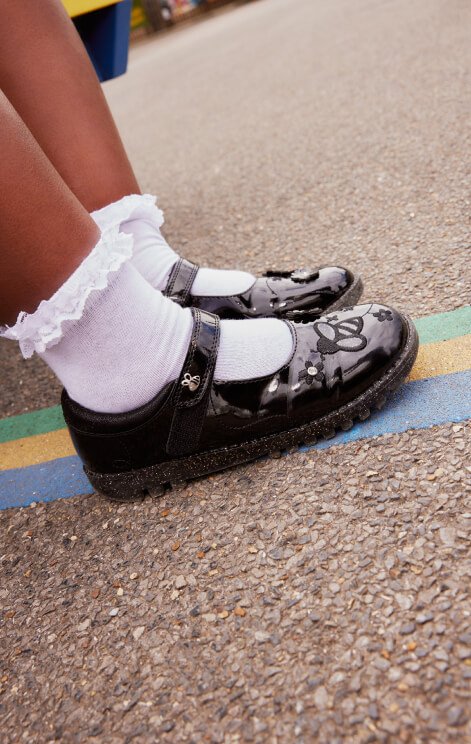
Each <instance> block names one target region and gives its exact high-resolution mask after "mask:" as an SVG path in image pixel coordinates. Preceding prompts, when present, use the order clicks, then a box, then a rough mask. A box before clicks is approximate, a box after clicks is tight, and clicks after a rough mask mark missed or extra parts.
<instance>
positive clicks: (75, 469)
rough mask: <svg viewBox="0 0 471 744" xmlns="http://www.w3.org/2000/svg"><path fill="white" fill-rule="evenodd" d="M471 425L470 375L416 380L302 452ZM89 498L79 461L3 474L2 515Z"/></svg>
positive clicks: (0, 491)
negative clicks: (39, 504)
mask: <svg viewBox="0 0 471 744" xmlns="http://www.w3.org/2000/svg"><path fill="white" fill-rule="evenodd" d="M467 419H471V370H468V371H466V372H456V373H454V374H451V375H442V376H440V377H432V378H431V379H429V380H414V382H410V383H408V384H407V385H404V386H403V387H402V388H401V389H400V390H399V392H398V393H397V394H396V395H395V396H394V397H393V398H392V399H391V400H390V401H388V405H387V407H386V408H385V409H384V410H383V411H380V412H377V413H375V414H374V415H373V416H372V417H371V418H370V419H368V420H367V421H365V422H363V423H361V424H357V425H356V426H354V427H353V428H352V429H350V431H346V432H342V433H341V434H338V435H337V436H336V437H335V439H332V440H327V441H322V442H320V443H319V444H317V445H315V447H303V448H302V449H303V450H304V451H306V450H311V449H327V448H328V447H333V446H336V445H340V444H347V443H348V442H354V441H357V440H359V439H367V438H370V437H376V436H380V435H381V434H391V433H394V434H395V433H399V432H403V431H408V430H410V429H428V428H429V427H431V426H437V425H439V424H448V423H451V422H459V421H466V420H467ZM90 493H93V488H92V486H91V485H90V483H89V482H88V480H87V478H86V476H85V474H84V472H83V470H82V465H81V462H80V460H79V458H78V457H76V456H72V457H64V458H61V459H59V460H53V461H52V462H46V463H42V464H41V465H31V466H30V467H27V468H18V469H16V470H6V471H3V472H0V509H7V508H9V507H12V506H28V504H31V502H32V501H55V500H56V499H59V498H70V497H71V496H78V495H86V494H90Z"/></svg>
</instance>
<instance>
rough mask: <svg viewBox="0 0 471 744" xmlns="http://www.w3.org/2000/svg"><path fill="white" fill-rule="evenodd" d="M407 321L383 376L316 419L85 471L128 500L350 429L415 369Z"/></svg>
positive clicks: (103, 489) (97, 484)
mask: <svg viewBox="0 0 471 744" xmlns="http://www.w3.org/2000/svg"><path fill="white" fill-rule="evenodd" d="M404 320H405V324H406V329H407V338H406V340H405V343H404V346H403V348H402V351H401V353H400V355H399V356H398V358H397V359H396V360H395V362H394V363H393V364H392V365H391V366H390V367H389V369H388V370H387V371H386V372H385V373H384V375H383V377H381V378H380V379H379V380H377V381H376V382H375V383H373V385H372V386H371V387H370V388H369V389H368V390H366V391H365V392H364V393H362V394H361V395H359V396H358V397H357V398H355V399H353V400H351V401H350V402H349V403H347V404H346V405H344V406H342V407H341V408H338V409H337V410H335V411H332V412H331V413H329V414H326V415H325V416H322V417H321V418H319V419H316V420H315V421H311V422H309V423H307V424H304V425H303V426H299V427H296V428H294V429H288V430H286V431H283V432H280V433H278V434H271V435H269V436H266V437H262V438H260V439H254V440H251V441H248V442H243V443H241V444H236V445H231V446H230V447H222V448H221V449H217V450H211V451H208V452H199V453H197V454H194V455H190V456H189V457H185V458H181V459H177V460H170V461H168V462H165V463H161V464H159V465H153V466H151V467H148V468H142V469H140V470H133V471H130V472H127V473H110V474H102V473H94V472H92V471H90V470H88V469H87V468H85V473H86V475H87V476H88V478H89V480H90V482H91V483H92V485H93V486H94V488H95V489H96V490H97V491H99V492H100V493H102V494H104V495H106V496H109V497H111V498H114V499H118V500H120V501H123V500H125V501H127V500H129V499H133V498H137V497H142V496H145V495H147V494H148V493H149V492H152V493H153V494H155V493H156V492H158V491H159V490H163V489H164V488H165V487H166V486H167V485H172V484H175V483H178V484H180V483H181V482H185V481H187V480H191V479H193V478H199V477H201V476H204V475H209V474H210V473H216V472H218V471H220V470H225V469H226V468H230V467H233V466H235V465H240V464H242V463H246V462H250V461H251V460H256V459H257V458H259V457H262V456H263V455H268V454H270V453H273V452H274V451H275V452H278V453H279V452H280V450H287V449H290V448H293V447H294V448H296V447H298V446H299V445H302V444H315V443H316V441H318V440H319V439H328V438H331V437H334V436H335V434H336V432H337V431H339V430H342V431H346V430H348V429H350V428H351V427H352V426H353V424H354V423H355V421H364V420H365V419H367V418H368V417H369V416H370V415H371V412H372V410H374V409H375V408H377V409H381V408H382V407H383V405H384V403H385V402H386V399H387V398H388V396H389V395H391V394H392V393H393V392H394V391H395V390H396V389H397V388H398V387H399V386H400V385H401V384H402V383H403V382H404V380H405V379H406V377H407V375H408V374H409V372H410V371H411V369H412V365H413V364H414V361H415V358H416V356H417V351H418V347H419V340H418V335H417V331H416V330H415V327H414V325H413V324H412V321H411V320H410V319H409V318H407V317H405V318H404Z"/></svg>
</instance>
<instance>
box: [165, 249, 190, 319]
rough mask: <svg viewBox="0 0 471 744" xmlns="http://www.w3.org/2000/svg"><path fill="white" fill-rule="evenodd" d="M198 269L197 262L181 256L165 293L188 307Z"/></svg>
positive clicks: (172, 271)
mask: <svg viewBox="0 0 471 744" xmlns="http://www.w3.org/2000/svg"><path fill="white" fill-rule="evenodd" d="M198 270H199V266H198V265H197V264H194V263H192V262H191V261H187V260H186V259H185V258H180V259H179V260H178V261H177V263H176V264H175V265H174V267H173V268H172V270H171V272H170V276H169V278H168V282H167V286H166V287H165V289H164V291H163V294H164V295H165V296H166V297H170V299H171V300H173V302H176V303H177V304H178V305H181V306H182V307H186V306H187V305H188V304H189V298H190V292H191V288H192V286H193V282H194V281H195V277H196V275H197V273H198Z"/></svg>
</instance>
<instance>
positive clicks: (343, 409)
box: [62, 305, 418, 499]
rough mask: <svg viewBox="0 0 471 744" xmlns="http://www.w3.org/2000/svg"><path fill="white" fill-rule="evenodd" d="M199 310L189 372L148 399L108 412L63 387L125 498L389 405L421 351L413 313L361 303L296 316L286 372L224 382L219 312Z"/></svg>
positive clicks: (97, 460)
mask: <svg viewBox="0 0 471 744" xmlns="http://www.w3.org/2000/svg"><path fill="white" fill-rule="evenodd" d="M192 312H193V315H194V328H193V335H192V338H191V341H190V345H189V350H188V354H187V357H186V360H185V363H184V365H183V370H182V372H181V374H180V377H179V379H178V380H175V381H174V382H171V383H170V384H169V385H167V386H166V387H165V388H164V390H162V391H161V392H160V393H159V395H157V396H156V397H155V398H154V399H153V400H151V401H150V402H149V403H147V404H146V405H144V406H142V407H141V408H138V409H136V410H134V411H130V412H129V413H119V414H100V413H94V412H93V411H89V410H87V409H85V408H83V407H82V406H80V405H78V404H77V403H75V402H74V401H72V400H71V399H70V398H69V396H68V395H67V393H66V392H65V391H64V392H63V395H62V407H63V411H64V416H65V420H66V422H67V425H68V427H69V429H70V433H71V436H72V439H73V441H74V444H75V446H76V448H77V452H78V453H79V455H80V457H81V458H82V460H83V462H84V466H85V472H86V474H87V476H88V477H89V479H90V481H91V483H92V484H93V485H94V486H95V488H96V489H97V490H98V491H101V492H102V493H105V494H108V495H110V496H113V497H115V498H121V499H125V498H129V497H132V496H136V495H141V494H145V493H147V492H149V491H152V492H154V491H155V490H156V488H158V487H160V486H163V485H165V484H167V483H169V482H170V483H171V482H175V481H177V482H179V481H182V480H187V479H189V478H196V477H198V476H202V475H206V474H208V473H213V472H215V471H218V470H222V469H224V468H227V467H229V466H231V465H237V464H239V463H243V462H247V461H249V460H252V459H254V458H257V457H260V456H261V455H265V454H267V453H269V452H271V451H273V450H280V449H281V448H286V447H292V446H293V445H298V444H300V443H303V442H308V443H312V442H313V441H315V440H316V439H317V438H319V437H326V436H331V435H332V434H334V433H335V431H336V430H337V429H339V428H341V429H348V428H350V427H351V426H352V424H353V422H354V421H355V419H360V420H363V419H365V418H367V417H368V416H369V415H370V411H371V410H372V409H373V408H375V407H377V408H379V407H381V406H382V405H383V403H384V401H385V398H386V396H387V395H388V394H389V393H390V392H391V391H393V390H395V389H396V388H397V387H398V385H399V384H400V383H401V382H403V380H404V379H405V377H406V376H407V375H408V373H409V371H410V369H411V367H412V364H413V362H414V360H415V357H416V355H417V348H418V340H417V332H416V330H415V328H414V326H413V325H412V323H411V321H410V320H409V319H408V318H407V317H404V316H401V315H399V313H397V312H396V311H395V310H391V309H389V308H387V307H383V306H382V305H360V306H357V307H354V308H351V309H349V310H347V311H343V312H337V313H335V314H332V315H328V316H323V317H322V318H320V319H319V320H317V321H314V322H308V323H290V328H291V330H292V333H293V340H294V351H293V354H292V357H291V359H290V361H289V362H288V363H287V364H286V365H285V366H284V367H282V368H281V369H280V370H278V372H275V373H274V374H272V375H268V376H266V377H261V378H257V379H252V380H246V381H243V382H218V381H217V380H214V379H213V375H214V369H215V365H216V358H217V353H218V343H219V319H218V317H217V316H216V315H210V314H209V313H205V312H202V311H200V310H193V311H192Z"/></svg>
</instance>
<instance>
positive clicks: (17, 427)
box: [0, 306, 471, 443]
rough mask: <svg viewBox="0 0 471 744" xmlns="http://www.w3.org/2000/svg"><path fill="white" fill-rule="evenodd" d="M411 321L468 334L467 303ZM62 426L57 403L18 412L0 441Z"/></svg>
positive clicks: (440, 336) (434, 330) (424, 330)
mask: <svg viewBox="0 0 471 744" xmlns="http://www.w3.org/2000/svg"><path fill="white" fill-rule="evenodd" d="M414 322H415V326H416V328H417V330H418V332H419V337H420V343H421V344H430V343H435V342H438V341H447V340H448V339H452V338H456V337H457V336H466V335H467V334H471V306H467V307H461V308H459V309H458V310H452V311H451V312H449V313H439V314H438V315H428V316H426V317H425V318H419V319H418V320H416V321H414ZM64 427H65V422H64V419H63V417H62V411H61V407H60V406H52V407H51V408H42V409H41V410H39V411H32V412H31V413H22V414H19V415H18V416H10V417H9V418H6V419H2V420H0V443H2V442H11V441H13V440H15V439H22V438H23V437H30V436H33V435H34V434H47V433H49V432H51V431H57V429H63V428H64Z"/></svg>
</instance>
